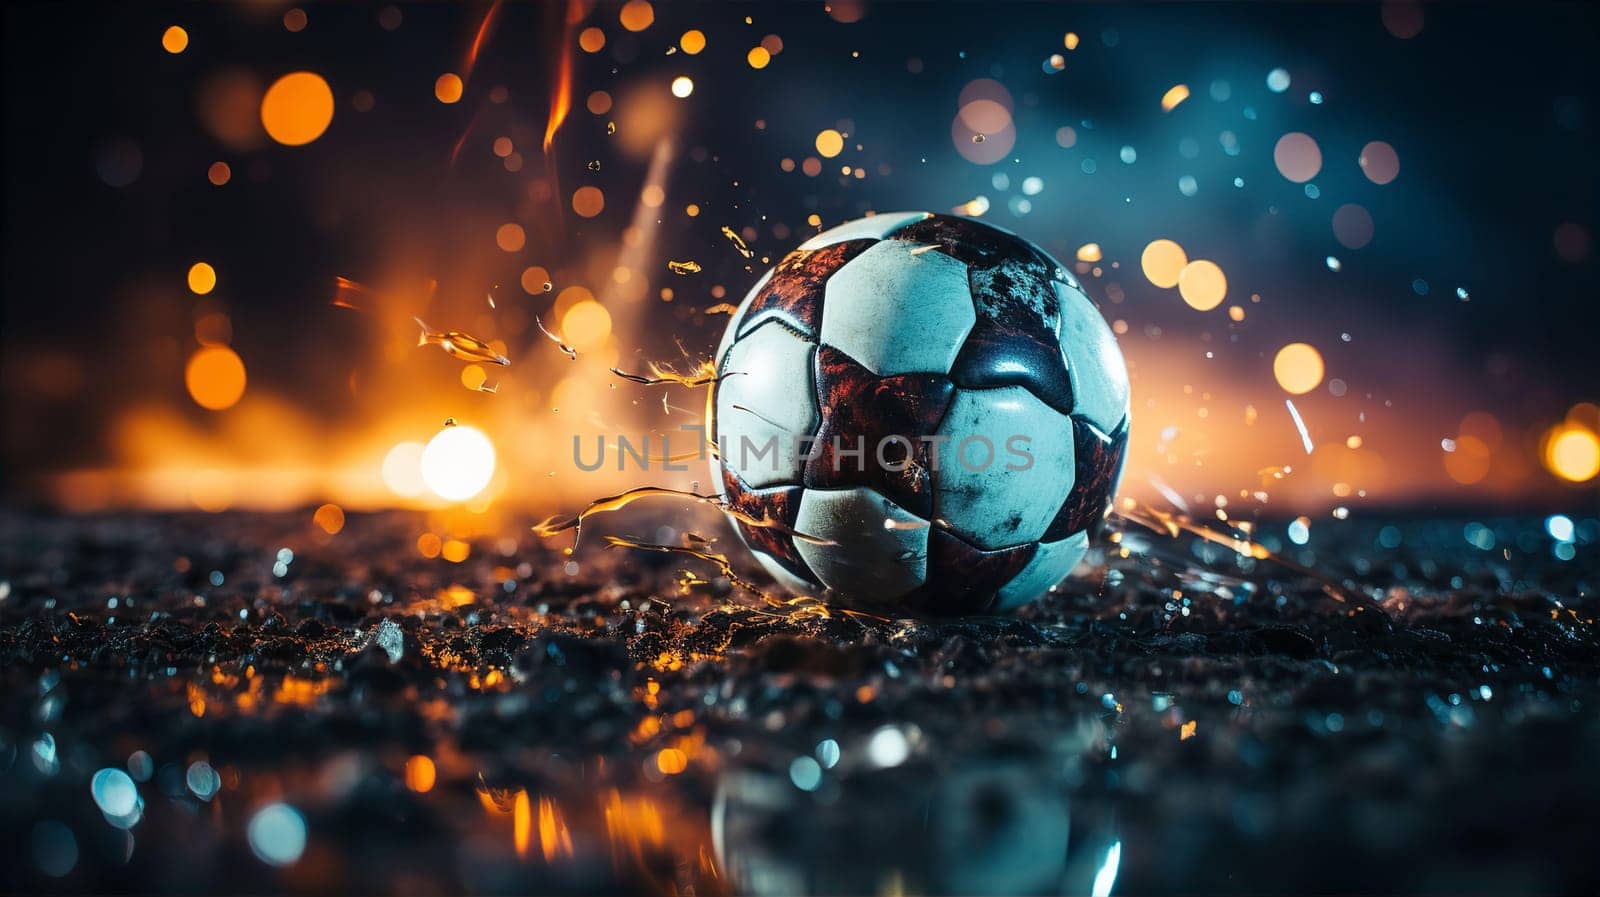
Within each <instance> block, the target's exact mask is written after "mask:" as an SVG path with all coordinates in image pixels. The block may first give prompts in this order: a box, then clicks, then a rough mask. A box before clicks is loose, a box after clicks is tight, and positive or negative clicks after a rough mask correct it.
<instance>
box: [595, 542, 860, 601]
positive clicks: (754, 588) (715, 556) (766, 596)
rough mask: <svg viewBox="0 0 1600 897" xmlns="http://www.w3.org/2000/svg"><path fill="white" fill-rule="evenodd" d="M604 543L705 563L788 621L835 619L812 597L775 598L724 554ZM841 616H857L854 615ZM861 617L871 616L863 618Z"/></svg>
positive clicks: (700, 580)
mask: <svg viewBox="0 0 1600 897" xmlns="http://www.w3.org/2000/svg"><path fill="white" fill-rule="evenodd" d="M605 541H606V547H607V548H632V549H634V550H636V551H654V552H658V553H661V554H681V555H683V556H685V557H692V558H695V559H696V560H701V561H705V562H706V563H708V564H711V565H712V566H714V567H716V568H717V572H718V573H720V574H722V575H723V576H724V577H725V578H726V579H727V580H728V582H730V583H732V584H733V585H735V586H737V587H738V588H741V589H744V590H745V591H746V592H749V593H750V594H752V595H754V596H756V597H757V598H760V599H761V600H762V601H764V602H766V604H767V605H768V606H770V607H773V608H778V609H781V610H783V611H784V613H785V615H786V616H787V617H788V618H789V619H793V620H803V619H808V618H818V619H827V618H829V617H831V616H832V613H831V612H830V611H829V610H828V607H827V605H825V604H823V603H822V601H821V599H819V598H814V597H812V596H810V595H796V596H795V597H793V598H779V597H778V596H776V595H773V594H772V593H770V592H768V591H766V590H765V589H763V588H761V587H760V586H758V585H756V584H755V583H753V582H751V581H750V580H748V579H745V578H744V577H743V576H741V575H739V571H737V570H735V569H734V568H733V562H732V561H730V560H728V556H727V555H725V554H719V553H717V552H713V551H705V550H702V549H699V548H690V547H688V546H684V545H666V544H663V543H660V542H646V541H643V540H641V539H633V538H629V537H627V536H612V535H607V536H606V537H605ZM709 583H710V580H708V579H705V578H704V577H700V576H695V575H694V574H692V573H689V572H688V571H685V575H684V576H682V577H681V578H680V579H679V581H678V584H679V586H680V587H681V588H684V589H688V588H689V587H691V586H699V585H707V584H709ZM842 612H843V613H846V614H850V615H855V614H854V613H853V612H851V611H842ZM861 616H870V615H867V614H861Z"/></svg>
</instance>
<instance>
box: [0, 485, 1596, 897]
mask: <svg viewBox="0 0 1600 897" xmlns="http://www.w3.org/2000/svg"><path fill="white" fill-rule="evenodd" d="M427 523H428V521H427V518H426V517H425V516H424V515H420V514H411V513H401V512H394V513H385V514H376V515H359V514H351V515H350V517H349V519H348V522H347V523H346V525H345V528H344V529H343V531H342V532H340V533H339V534H338V535H337V536H332V537H329V536H326V535H324V534H323V533H321V532H320V531H319V530H317V529H316V528H315V527H313V525H312V523H311V514H310V512H309V511H307V512H304V513H295V514H281V515H279V514H251V513H230V514H222V515H153V514H144V515H117V516H95V517H63V516H53V515H48V514H25V513H20V512H7V513H4V514H0V676H3V677H4V687H3V689H0V793H3V795H4V796H3V798H0V843H3V844H4V845H5V856H6V862H4V863H3V864H0V885H3V889H4V891H6V892H8V893H15V892H35V891H68V892H77V893H85V892H142V893H169V892H170V893H264V892H306V893H352V892H354V893H401V894H429V893H461V892H472V893H552V892H585V893H597V892H599V893H605V892H672V893H678V894H690V893H700V894H713V893H722V892H759V893H800V892H818V893H919V892H921V893H928V892H935V893H1055V892H1068V893H1084V892H1090V891H1098V892H1103V890H1104V888H1106V887H1114V890H1115V891H1116V892H1118V893H1135V894H1138V893H1157V892H1161V893H1176V892H1183V893H1197V892H1198V893H1221V892H1252V893H1259V892H1276V891H1286V892H1302V893H1303V892H1344V893H1348V892H1370V891H1379V892H1390V893H1398V892H1410V893H1417V892H1426V893H1480V892H1496V893H1503V892H1556V891H1565V892H1595V891H1600V866H1597V865H1596V864H1595V862H1594V860H1593V848H1594V845H1595V844H1596V843H1600V821H1597V818H1600V817H1597V816H1596V814H1595V812H1594V808H1595V807H1596V806H1600V770H1597V768H1596V766H1595V764H1594V757H1596V756H1597V755H1600V716H1597V714H1596V713H1595V706H1596V701H1597V698H1600V694H1597V685H1600V679H1597V673H1600V651H1597V641H1600V640H1597V637H1596V629H1595V620H1594V618H1595V616H1596V605H1597V603H1600V601H1597V598H1596V590H1597V587H1600V572H1597V571H1600V538H1597V535H1600V534H1597V530H1600V523H1597V522H1596V521H1595V520H1593V519H1583V518H1579V519H1578V521H1577V526H1576V532H1575V535H1574V537H1573V543H1574V544H1570V545H1569V546H1567V547H1565V548H1562V547H1561V546H1559V545H1558V544H1557V543H1556V542H1555V541H1554V540H1553V539H1552V538H1551V536H1550V535H1549V534H1548V533H1547V531H1546V529H1547V528H1546V523H1545V521H1544V520H1543V519H1533V518H1528V519H1490V518H1485V517H1480V518H1478V519H1477V520H1476V521H1474V520H1471V519H1468V518H1452V519H1436V518H1426V517H1416V516H1413V517H1400V518H1393V519H1382V520H1378V519H1374V520H1363V519H1360V516H1359V515H1358V516H1357V517H1356V518H1355V519H1351V520H1347V521H1342V522H1340V521H1333V520H1327V521H1319V522H1317V523H1316V524H1314V526H1313V528H1312V529H1313V532H1312V534H1311V539H1310V543H1309V544H1308V545H1307V546H1305V547H1303V548H1298V547H1295V546H1292V545H1290V546H1287V548H1288V549H1289V550H1288V552H1287V555H1286V559H1287V560H1289V561H1291V564H1288V565H1286V564H1281V563H1278V562H1277V561H1275V560H1270V559H1263V560H1252V559H1250V558H1247V557H1241V556H1240V555H1238V554H1236V553H1235V552H1233V551H1232V550H1230V549H1229V548H1228V547H1226V546H1221V545H1217V544H1213V543H1208V542H1205V541H1202V540H1198V539H1195V538H1193V537H1191V536H1188V535H1181V536H1179V537H1171V536H1169V535H1167V534H1166V533H1157V532H1152V531H1151V530H1148V529H1144V528H1141V527H1139V526H1137V525H1133V524H1127V523H1123V524H1119V525H1120V526H1121V527H1123V529H1122V530H1121V531H1120V534H1119V537H1120V543H1118V544H1110V543H1107V542H1102V543H1101V545H1102V547H1109V548H1110V549H1111V551H1110V554H1111V557H1109V558H1107V557H1106V554H1107V552H1105V551H1096V552H1095V553H1093V554H1092V555H1091V558H1090V561H1091V565H1092V567H1093V569H1092V570H1087V572H1085V570H1084V569H1083V568H1080V573H1083V575H1082V576H1081V578H1079V579H1078V580H1076V581H1074V582H1073V583H1071V584H1070V585H1069V586H1067V587H1064V588H1063V589H1062V590H1061V593H1060V594H1058V595H1054V596H1051V597H1049V598H1047V599H1045V600H1044V601H1042V602H1040V603H1039V604H1037V605H1035V606H1032V607H1029V608H1027V609H1025V610H1024V611H1023V612H1021V613H1020V614H1019V615H1017V616H1016V617H1011V618H984V619H967V620H954V621H914V620H881V619H876V618H871V617H864V616H858V615H849V614H840V613H834V614H831V615H827V616H824V615H822V614H820V613H818V612H816V611H815V610H806V609H803V608H794V607H771V606H768V605H766V604H764V603H763V602H761V601H759V600H757V599H756V598H754V597H752V596H749V595H747V594H744V593H743V592H742V591H740V590H738V589H736V588H734V587H731V586H730V585H729V583H728V582H727V581H726V580H725V579H720V578H718V577H717V576H716V570H715V569H714V568H712V567H710V566H709V565H707V564H705V563H703V562H700V561H697V560H694V559H691V558H685V557H681V556H675V555H668V554H652V553H641V552H637V551H627V550H612V551H605V550H601V549H600V548H599V547H598V545H597V544H588V543H589V537H588V536H586V545H585V547H584V548H583V549H582V550H580V552H579V553H578V554H577V555H576V561H577V562H578V563H577V564H575V565H573V564H568V559H567V558H565V557H563V556H562V555H561V554H560V552H559V550H558V548H557V547H555V546H552V545H548V544H541V543H539V542H537V541H536V540H535V539H533V538H532V537H531V536H528V535H526V529H524V528H521V527H516V528H512V529H509V530H508V532H507V533H506V534H505V535H504V536H502V537H501V538H487V539H479V540H474V541H473V542H472V543H471V547H472V550H471V554H470V556H469V557H468V558H467V559H466V560H465V561H463V562H460V563H449V562H447V561H444V560H440V559H429V558H425V557H423V556H422V555H421V554H420V553H419V551H418V549H417V538H418V535H419V534H421V533H422V532H423V531H424V530H425V529H426V527H427ZM1262 531H1263V532H1267V531H1273V532H1277V533H1282V532H1283V531H1284V529H1283V527H1282V526H1281V525H1279V526H1276V527H1264V528H1263V530H1262ZM1263 541H1264V542H1265V543H1267V545H1268V547H1271V548H1273V549H1274V550H1280V549H1283V548H1284V547H1285V546H1281V545H1277V544H1276V543H1275V542H1274V541H1273V540H1272V539H1269V538H1266V537H1263ZM1473 543H1475V544H1473ZM1558 551H1559V552H1561V554H1558V553H1557V552H1558ZM291 553H292V554H291ZM1562 554H1565V555H1567V556H1568V557H1567V558H1566V559H1563V557H1562ZM744 566H746V565H743V564H740V567H741V568H743V567H744ZM685 569H689V570H693V571H695V573H697V574H698V575H697V576H693V577H685V576H683V575H682V571H683V570H685ZM1313 570H1314V571H1317V572H1316V574H1315V575H1313V574H1311V572H1310V571H1313Z"/></svg>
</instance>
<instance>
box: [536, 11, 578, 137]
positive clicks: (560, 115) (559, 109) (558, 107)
mask: <svg viewBox="0 0 1600 897" xmlns="http://www.w3.org/2000/svg"><path fill="white" fill-rule="evenodd" d="M582 8H583V4H582V2H581V0H569V2H568V3H567V21H568V22H569V23H570V22H572V21H574V20H582V18H583V15H582ZM571 108H572V26H571V25H570V24H569V25H568V26H567V28H566V31H565V33H563V34H562V35H561V70H560V71H559V72H558V73H557V75H556V89H555V93H554V94H553V95H552V96H551V97H550V118H549V120H548V121H546V122H545V126H544V152H545V155H549V154H550V142H551V141H553V140H555V138H556V131H557V130H559V129H560V128H561V123H562V122H564V121H566V120H567V112H568V111H569V110H570V109H571Z"/></svg>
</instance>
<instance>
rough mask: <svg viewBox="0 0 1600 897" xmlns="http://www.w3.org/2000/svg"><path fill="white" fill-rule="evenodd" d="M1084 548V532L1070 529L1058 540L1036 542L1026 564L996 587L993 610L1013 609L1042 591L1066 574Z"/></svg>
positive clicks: (1075, 564) (1086, 549)
mask: <svg viewBox="0 0 1600 897" xmlns="http://www.w3.org/2000/svg"><path fill="white" fill-rule="evenodd" d="M1088 550H1089V534H1088V533H1087V532H1081V533H1073V534H1072V535H1070V536H1068V537H1066V538H1065V539H1062V540H1061V541H1059V542H1046V543H1044V544H1042V545H1040V546H1039V552H1038V553H1037V554H1035V555H1034V556H1033V560H1031V561H1029V562H1028V566H1026V567H1023V568H1022V572H1020V573H1018V574H1017V575H1016V576H1014V577H1012V579H1011V581H1010V582H1008V583H1006V584H1005V586H1004V587H1002V588H1001V589H1000V597H999V598H998V599H996V601H995V610H1014V609H1015V608H1018V607H1021V606H1022V605H1024V604H1027V603H1028V602H1029V601H1032V600H1033V599H1035V598H1038V597H1040V596H1042V595H1044V593H1045V592H1048V591H1050V587H1051V586H1053V585H1055V584H1056V583H1058V582H1060V581H1061V580H1063V579H1066V578H1067V574H1069V573H1071V572H1072V568H1073V567H1076V566H1077V565H1078V562H1079V561H1081V560H1083V556H1084V554H1085V553H1086V552H1088Z"/></svg>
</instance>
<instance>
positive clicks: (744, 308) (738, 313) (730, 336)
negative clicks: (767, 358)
mask: <svg viewBox="0 0 1600 897" xmlns="http://www.w3.org/2000/svg"><path fill="white" fill-rule="evenodd" d="M776 270H777V269H776V268H768V269H767V273H765V274H763V275H761V279H760V280H758V281H756V285H755V286H753V287H751V288H750V292H748V293H745V294H744V299H743V300H741V301H740V302H739V307H738V308H737V309H735V310H734V312H733V317H731V318H729V319H728V329H726V330H724V331H722V340H721V341H720V342H718V343H717V354H716V355H713V356H712V357H711V360H712V362H714V363H715V364H716V365H717V366H718V368H719V369H720V368H721V365H722V359H724V358H727V357H728V349H729V348H731V347H732V346H733V341H734V339H736V338H737V337H738V334H739V328H740V327H741V326H743V324H744V316H745V314H746V313H747V312H749V311H750V303H752V302H754V301H756V295H757V294H758V293H760V292H761V290H762V288H764V287H765V286H766V285H767V281H769V280H771V279H772V272H773V271H776Z"/></svg>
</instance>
